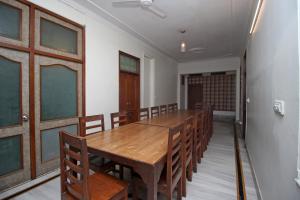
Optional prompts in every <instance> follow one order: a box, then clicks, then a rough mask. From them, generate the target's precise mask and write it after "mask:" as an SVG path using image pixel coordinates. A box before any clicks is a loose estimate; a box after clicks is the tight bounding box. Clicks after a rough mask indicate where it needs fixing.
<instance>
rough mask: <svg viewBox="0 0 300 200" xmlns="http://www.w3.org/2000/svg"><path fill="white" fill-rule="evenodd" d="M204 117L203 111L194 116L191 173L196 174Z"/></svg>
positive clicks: (201, 145)
mask: <svg viewBox="0 0 300 200" xmlns="http://www.w3.org/2000/svg"><path fill="white" fill-rule="evenodd" d="M204 115H205V112H204V111H203V110H201V111H198V112H197V113H196V114H195V118H194V120H195V122H194V124H195V131H194V145H193V171H194V172H197V163H200V161H201V158H202V155H203V150H204V148H203V145H204V143H203V141H204V136H203V134H204V127H203V125H204Z"/></svg>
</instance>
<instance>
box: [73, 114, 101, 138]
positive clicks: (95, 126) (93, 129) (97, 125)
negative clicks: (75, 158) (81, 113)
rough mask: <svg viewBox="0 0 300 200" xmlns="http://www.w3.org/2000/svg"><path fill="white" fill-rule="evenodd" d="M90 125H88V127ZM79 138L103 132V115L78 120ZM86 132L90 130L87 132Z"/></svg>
mask: <svg viewBox="0 0 300 200" xmlns="http://www.w3.org/2000/svg"><path fill="white" fill-rule="evenodd" d="M89 124H90V125H89ZM79 126H80V136H82V137H84V136H86V135H88V134H93V133H97V132H100V131H105V125H104V115H103V114H101V115H92V116H86V117H80V118H79ZM87 130H90V131H89V132H87Z"/></svg>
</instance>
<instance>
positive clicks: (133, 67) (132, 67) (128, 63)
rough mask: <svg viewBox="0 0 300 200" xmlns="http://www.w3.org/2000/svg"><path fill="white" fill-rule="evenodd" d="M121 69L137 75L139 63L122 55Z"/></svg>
mask: <svg viewBox="0 0 300 200" xmlns="http://www.w3.org/2000/svg"><path fill="white" fill-rule="evenodd" d="M120 69H121V70H122V71H127V72H133V73H137V72H138V67H137V62H136V60H135V59H133V58H130V57H128V56H124V55H121V56H120Z"/></svg>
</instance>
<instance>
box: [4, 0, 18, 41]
mask: <svg viewBox="0 0 300 200" xmlns="http://www.w3.org/2000/svg"><path fill="white" fill-rule="evenodd" d="M20 20H21V10H20V9H18V8H15V7H12V6H10V5H7V4H5V3H2V2H0V35H1V36H3V37H7V38H12V39H16V40H19V39H20V32H21V31H20Z"/></svg>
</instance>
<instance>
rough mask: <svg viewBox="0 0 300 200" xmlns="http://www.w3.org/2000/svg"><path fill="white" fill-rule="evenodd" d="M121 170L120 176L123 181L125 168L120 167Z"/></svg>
mask: <svg viewBox="0 0 300 200" xmlns="http://www.w3.org/2000/svg"><path fill="white" fill-rule="evenodd" d="M119 167H120V169H119V173H120V174H119V175H120V179H121V180H123V179H124V166H122V165H119Z"/></svg>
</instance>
